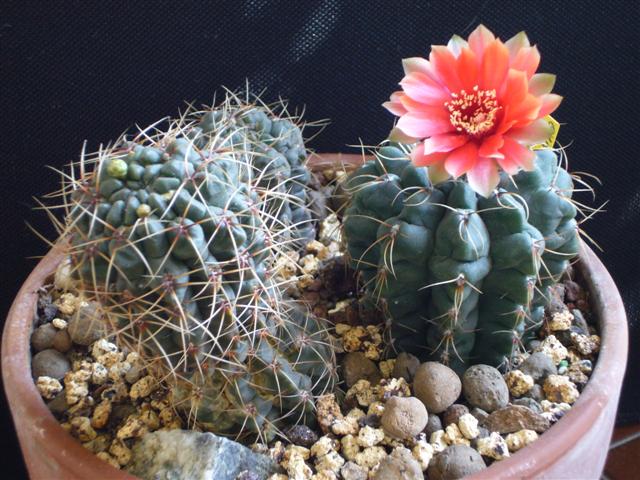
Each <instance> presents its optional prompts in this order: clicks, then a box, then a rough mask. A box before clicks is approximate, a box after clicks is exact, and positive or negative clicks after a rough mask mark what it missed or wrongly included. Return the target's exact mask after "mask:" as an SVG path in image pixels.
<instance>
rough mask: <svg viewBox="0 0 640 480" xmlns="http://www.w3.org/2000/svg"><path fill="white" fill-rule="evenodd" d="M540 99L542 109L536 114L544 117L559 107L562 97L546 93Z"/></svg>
mask: <svg viewBox="0 0 640 480" xmlns="http://www.w3.org/2000/svg"><path fill="white" fill-rule="evenodd" d="M540 98H542V107H540V113H539V114H538V116H540V117H546V116H547V115H549V114H550V113H553V111H554V110H555V109H556V108H558V106H559V105H560V102H562V97H561V96H560V95H556V94H555V93H547V94H546V95H543V96H542V97H540Z"/></svg>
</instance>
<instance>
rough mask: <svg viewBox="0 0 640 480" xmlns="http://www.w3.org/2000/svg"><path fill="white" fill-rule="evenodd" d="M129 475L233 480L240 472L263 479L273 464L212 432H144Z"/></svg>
mask: <svg viewBox="0 0 640 480" xmlns="http://www.w3.org/2000/svg"><path fill="white" fill-rule="evenodd" d="M128 470H129V473H131V474H133V475H137V476H139V477H140V478H142V479H145V480H147V479H148V480H175V479H181V478H188V479H190V480H235V479H236V478H237V477H238V475H240V474H242V472H244V471H250V472H252V473H254V474H256V475H257V478H260V479H265V478H267V477H268V476H269V475H271V474H273V473H276V471H277V465H276V464H275V462H274V461H273V460H272V459H271V458H269V457H267V456H266V455H262V454H260V453H255V452H253V451H251V450H250V449H248V448H247V447H245V446H244V445H240V444H239V443H237V442H234V441H233V440H229V439H227V438H224V437H218V436H216V435H214V434H212V433H198V432H191V431H186V430H170V431H158V432H153V433H148V434H146V435H145V436H144V437H142V440H141V441H140V442H138V443H137V444H136V445H135V446H134V447H133V450H132V459H131V463H130V464H129V467H128Z"/></svg>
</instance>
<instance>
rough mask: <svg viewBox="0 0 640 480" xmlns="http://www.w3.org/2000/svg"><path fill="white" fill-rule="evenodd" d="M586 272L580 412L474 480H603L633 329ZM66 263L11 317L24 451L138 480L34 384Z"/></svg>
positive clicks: (8, 383)
mask: <svg viewBox="0 0 640 480" xmlns="http://www.w3.org/2000/svg"><path fill="white" fill-rule="evenodd" d="M361 162H362V157H361V156H360V155H346V154H335V155H322V156H315V157H314V158H313V159H312V160H311V165H312V167H313V168H314V169H317V170H321V169H324V168H329V167H333V166H336V164H343V165H345V166H347V167H348V166H351V167H353V166H355V165H357V164H359V163H361ZM580 257H581V261H580V263H579V264H578V268H579V269H580V271H581V272H582V274H583V276H584V278H585V279H586V284H587V287H588V289H589V291H590V294H591V301H592V305H593V309H594V312H595V314H596V316H597V317H598V319H599V324H600V329H601V334H602V346H601V351H600V357H599V359H598V363H597V365H596V368H595V369H594V371H593V374H592V376H591V380H590V381H589V383H588V385H587V387H586V388H585V390H584V391H583V393H582V395H581V396H580V398H579V399H578V401H577V402H576V403H575V405H574V406H573V408H572V409H571V411H570V412H569V413H567V415H565V416H564V417H563V418H562V420H560V421H559V422H558V423H557V424H556V425H554V426H553V427H551V429H550V430H549V431H548V432H547V433H545V434H544V436H543V437H542V438H541V439H540V440H538V441H537V442H535V443H534V444H533V445H531V446H529V447H527V448H525V449H523V450H521V451H520V452H518V453H516V454H514V455H513V456H512V457H511V458H509V459H508V460H504V461H502V462H497V463H495V464H494V465H493V466H491V468H489V469H487V470H486V471H484V472H483V473H482V474H480V475H474V476H473V477H472V478H473V479H498V478H554V479H558V478H594V479H595V478H599V477H600V473H601V472H602V469H603V466H604V461H605V458H606V455H607V447H608V445H609V441H610V437H611V432H612V429H613V424H614V420H615V413H616V408H617V404H618V398H619V396H620V388H621V386H622V378H623V374H624V370H625V365H626V359H627V323H626V316H625V311H624V308H623V305H622V300H621V299H620V294H619V293H618V290H617V288H616V286H615V284H614V283H613V280H612V279H611V276H610V275H609V273H608V272H607V270H606V269H605V268H604V266H603V265H602V263H600V261H599V260H598V258H597V257H596V256H595V254H594V253H593V252H592V251H591V250H590V249H589V248H588V247H587V246H584V247H583V249H582V252H581V255H580ZM61 258H62V256H61V253H60V252H56V251H51V252H49V254H47V256H45V257H44V258H43V259H42V261H40V263H39V264H38V265H37V266H36V268H35V270H34V271H33V272H32V273H31V275H30V276H29V278H28V279H27V281H26V282H25V283H24V285H23V286H22V288H21V289H20V292H19V293H18V296H17V297H16V299H15V301H14V303H13V306H12V307H11V310H10V312H9V316H8V318H7V322H6V324H5V327H4V335H3V338H2V378H3V381H4V387H5V392H6V395H7V397H8V400H9V405H10V408H11V413H12V415H13V419H14V422H15V425H16V430H17V432H18V438H19V440H20V446H21V447H22V452H23V455H24V458H25V461H26V464H27V468H28V470H29V474H30V475H31V478H33V479H47V480H49V479H54V478H55V479H62V478H64V479H65V480H71V479H88V478H99V479H118V480H124V479H133V478H135V477H132V476H130V475H128V474H126V473H125V472H122V471H118V470H116V469H115V468H113V467H111V466H110V465H108V464H107V463H105V462H103V461H101V460H99V459H98V458H96V457H95V456H94V455H93V454H92V453H91V452H89V451H88V450H86V449H85V448H84V447H82V445H80V443H78V442H77V441H76V440H75V439H74V438H72V437H71V435H69V434H68V433H67V432H66V431H64V430H63V429H62V428H61V427H60V425H58V422H57V421H56V419H55V418H54V417H53V415H52V414H51V412H50V411H49V409H48V408H47V406H46V405H45V403H44V402H43V400H42V399H41V398H40V395H39V394H38V391H37V390H36V388H35V386H34V383H33V380H32V378H31V352H30V344H29V343H30V335H31V331H32V328H33V319H34V314H35V308H36V301H37V298H38V295H37V291H38V289H39V288H40V287H42V286H43V285H44V284H45V283H46V281H47V279H48V278H49V277H50V276H51V275H52V274H53V272H54V271H55V269H56V266H57V265H58V263H59V262H60V260H61Z"/></svg>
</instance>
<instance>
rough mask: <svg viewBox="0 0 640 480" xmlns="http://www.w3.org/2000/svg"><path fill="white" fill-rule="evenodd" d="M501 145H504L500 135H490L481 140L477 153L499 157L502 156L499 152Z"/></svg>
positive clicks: (483, 155) (482, 155) (489, 156)
mask: <svg viewBox="0 0 640 480" xmlns="http://www.w3.org/2000/svg"><path fill="white" fill-rule="evenodd" d="M502 145H504V138H503V137H502V135H491V136H489V137H487V138H485V139H484V140H483V141H482V145H480V148H479V149H478V155H480V156H481V157H488V158H500V157H502V156H503V155H502V153H500V149H501V148H502Z"/></svg>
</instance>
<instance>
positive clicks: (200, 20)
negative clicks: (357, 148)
mask: <svg viewBox="0 0 640 480" xmlns="http://www.w3.org/2000/svg"><path fill="white" fill-rule="evenodd" d="M639 16H640V2H638V1H633V0H630V1H602V0H596V1H585V0H583V1H579V0H576V1H558V0H555V1H554V0H549V1H535V0H527V1H522V0H517V1H505V0H503V1H498V0H495V1H482V2H480V1H478V2H476V1H465V2H453V1H430V2H427V1H422V2H420V1H412V2H410V1H386V2H381V1H380V2H377V1H362V2H360V1H345V0H343V1H340V0H335V1H298V0H290V1H266V0H262V1H260V0H255V1H226V2H184V1H179V2H176V1H162V2H146V1H136V2H128V1H91V0H84V1H58V2H44V1H42V2H34V1H20V2H17V1H10V2H6V1H5V2H3V3H2V5H1V6H0V79H1V92H0V123H1V126H0V152H1V156H0V194H1V195H2V200H1V207H0V215H1V219H2V220H1V223H0V236H1V239H0V242H1V243H0V244H1V245H2V247H1V248H0V251H1V252H2V257H1V258H2V261H1V263H0V272H1V276H0V282H1V283H0V286H1V291H2V305H1V306H0V318H2V319H4V318H5V316H6V312H7V311H8V309H9V306H10V303H11V301H12V299H13V297H14V295H15V294H16V292H17V290H18V288H19V286H20V284H21V282H22V281H23V280H24V279H25V277H26V276H27V274H28V273H29V271H30V270H31V269H32V268H33V266H34V265H35V261H34V260H30V259H27V258H26V257H29V256H34V255H41V254H43V253H44V252H45V250H46V248H45V246H44V244H43V243H42V242H41V241H39V240H38V239H37V238H35V236H34V235H32V234H31V233H30V232H29V231H28V230H27V228H26V227H25V220H28V221H29V222H31V223H33V224H35V225H36V227H38V228H40V229H42V230H44V231H45V232H47V231H49V232H50V230H47V223H46V221H45V220H44V216H43V215H40V214H38V213H36V212H32V211H31V210H30V208H31V207H32V206H33V204H34V203H33V201H31V199H30V198H31V195H42V194H44V193H47V192H49V191H52V190H54V189H55V188H56V185H57V182H58V178H57V176H56V174H54V173H53V172H51V171H49V170H47V169H45V165H52V166H55V167H61V166H62V165H63V164H65V163H66V162H68V161H70V160H75V159H77V158H78V155H79V152H80V150H81V147H82V142H83V141H84V140H85V139H87V140H88V148H89V150H93V149H96V148H97V147H98V146H99V144H100V143H101V142H108V141H109V140H111V139H114V138H115V137H117V136H118V135H119V134H120V133H121V132H122V131H123V130H125V129H128V128H130V127H132V126H133V125H134V124H135V123H138V124H140V125H146V124H149V123H151V122H153V121H155V120H157V119H159V118H161V117H163V116H165V115H169V114H175V113H176V112H177V111H178V109H180V108H183V107H184V101H185V100H189V101H193V100H195V101H196V103H197V104H201V103H210V102H211V101H212V99H213V94H214V92H215V91H216V89H218V88H219V86H220V85H225V86H228V87H229V88H232V89H233V88H238V87H241V86H242V85H243V84H244V82H245V79H247V78H248V80H249V82H250V84H251V85H252V86H253V89H254V90H255V91H260V90H262V89H264V88H266V89H267V90H266V94H265V98H266V99H267V100H275V99H277V96H278V94H280V95H282V96H283V97H285V98H288V99H289V100H290V101H291V104H292V105H298V106H303V105H305V106H306V118H307V119H309V120H317V119H324V118H329V119H331V122H332V123H331V124H330V126H329V127H328V128H326V130H325V131H324V132H323V133H322V135H321V136H319V137H318V138H316V139H315V140H314V141H313V143H312V144H311V147H312V148H315V149H317V150H318V151H321V152H322V151H337V150H345V149H346V148H347V147H346V145H348V144H351V145H353V144H356V143H358V142H359V139H362V141H363V142H364V143H365V144H374V143H377V142H378V141H380V140H382V139H383V138H384V137H385V135H386V134H387V133H388V130H389V128H390V126H391V124H392V117H391V115H390V114H388V113H387V112H386V111H384V110H383V109H382V108H381V107H380V104H381V103H382V102H383V101H385V100H386V99H387V97H388V95H389V94H390V93H391V91H393V90H394V89H395V87H396V84H397V82H398V81H399V80H400V78H401V77H402V69H401V64H400V60H401V59H402V58H404V57H409V56H426V55H427V54H428V48H429V46H430V44H432V43H434V44H441V43H446V41H447V40H448V38H449V37H450V36H451V35H452V34H453V33H458V34H460V35H462V36H465V37H466V36H467V35H468V34H469V33H470V32H471V31H472V30H473V29H474V28H475V27H476V25H477V24H478V23H481V22H482V23H484V24H486V25H487V26H488V27H489V28H490V29H491V30H493V31H494V32H495V33H496V34H497V35H498V36H500V37H501V38H502V39H503V40H506V39H507V38H509V37H510V36H512V35H513V34H515V33H517V32H518V31H520V30H522V29H525V30H526V31H527V32H528V34H529V37H530V39H531V40H532V42H533V43H536V44H538V46H539V48H540V50H541V52H542V65H541V68H540V71H546V72H552V73H556V74H557V75H558V82H557V84H556V87H555V91H556V92H557V93H560V94H561V95H564V96H565V100H564V102H563V103H562V105H561V106H560V108H559V110H558V111H557V112H556V113H555V114H554V116H555V118H556V119H558V120H559V121H560V122H563V123H564V124H565V125H563V127H562V129H561V131H560V136H559V140H560V141H561V142H562V143H563V144H565V145H566V144H569V143H571V147H570V149H569V151H568V154H569V159H570V165H571V168H572V169H573V170H582V171H589V172H591V173H593V174H595V175H597V176H598V177H599V178H600V179H601V180H602V181H603V183H604V185H603V186H602V187H600V188H598V198H599V200H600V201H603V200H605V199H609V200H610V203H609V205H608V207H607V210H608V212H607V213H604V214H601V215H598V216H597V217H596V218H594V219H593V220H592V221H590V222H589V224H588V225H587V226H586V230H587V231H588V232H589V234H590V235H591V236H592V237H593V238H595V239H596V240H597V242H598V243H599V244H600V245H601V246H602V248H603V249H604V253H602V254H601V258H602V259H603V260H604V262H605V264H606V265H607V266H608V268H609V270H610V271H611V273H612V275H613V276H614V278H615V280H616V282H617V284H618V286H619V287H620V289H621V292H622V295H623V297H624V301H625V304H626V306H627V312H628V316H629V323H630V327H631V332H632V341H631V356H630V364H629V365H630V367H629V370H628V375H627V380H626V384H625V389H624V394H623V399H622V403H621V407H620V413H619V422H620V423H625V422H627V423H628V422H633V421H638V420H639V419H640V382H639V376H638V370H637V367H636V366H637V365H638V362H640V349H637V348H635V344H636V343H637V341H638V338H639V336H640V335H639V334H640V322H639V320H638V308H639V306H640V281H639V278H640V276H639V275H640V268H639V267H640V247H639V246H638V245H639V243H640V242H638V239H637V235H638V234H639V233H640V225H639V223H638V219H639V217H640V213H639V211H640V186H639V182H638V180H640V175H639V174H638V172H639V169H640V166H639V160H640V158H639V155H638V150H637V148H638V147H637V140H636V139H637V136H636V131H637V126H638V120H639V115H638V114H639V112H640V101H639V100H640V99H639V93H638V91H639V89H640V85H639V83H640V82H638V78H639V74H640V68H639V67H640V62H639V52H640V34H639V33H638V32H639V31H640V30H639V29H638V23H637V22H638V17H639ZM5 388H11V386H10V385H7V386H5ZM3 401H4V398H3ZM0 407H1V412H2V434H1V435H0V437H1V438H2V440H3V443H6V445H3V446H2V452H3V456H4V457H5V461H4V462H3V465H2V469H3V473H4V475H5V478H22V477H24V475H25V474H24V470H22V468H23V467H22V465H21V464H20V463H19V462H20V461H19V458H20V455H19V449H18V446H17V442H16V439H15V436H14V434H13V432H12V426H11V422H10V419H9V414H8V409H7V407H6V405H4V404H3V405H1V406H0Z"/></svg>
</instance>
